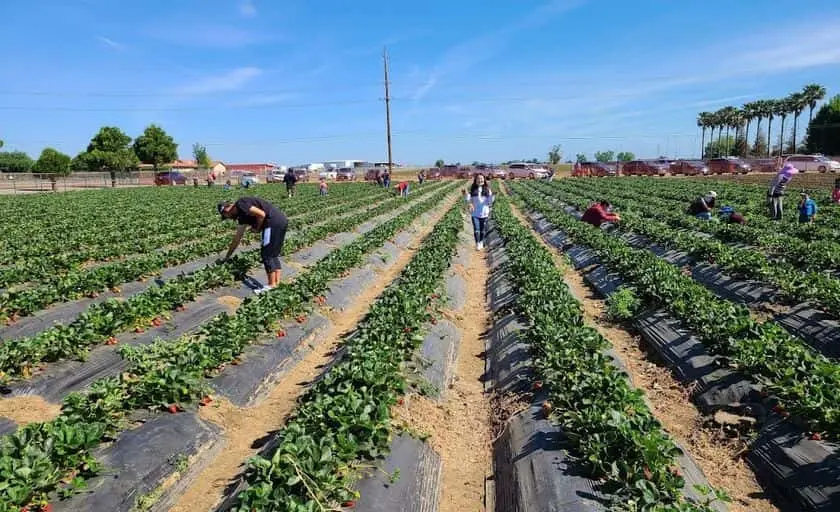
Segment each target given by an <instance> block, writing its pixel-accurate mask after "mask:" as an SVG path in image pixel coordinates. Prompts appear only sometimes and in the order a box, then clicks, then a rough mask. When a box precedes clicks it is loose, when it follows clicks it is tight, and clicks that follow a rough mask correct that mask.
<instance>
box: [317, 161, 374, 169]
mask: <svg viewBox="0 0 840 512" xmlns="http://www.w3.org/2000/svg"><path fill="white" fill-rule="evenodd" d="M365 163H366V162H365V161H364V160H327V161H326V162H324V167H325V168H327V169H343V168H348V167H349V168H350V169H353V168H356V167H364V165H361V164H365Z"/></svg>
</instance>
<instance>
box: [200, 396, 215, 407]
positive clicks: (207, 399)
mask: <svg viewBox="0 0 840 512" xmlns="http://www.w3.org/2000/svg"><path fill="white" fill-rule="evenodd" d="M212 401H213V398H211V397H210V395H206V396H204V398H202V399H201V400H199V402H198V403H199V405H210V402H212Z"/></svg>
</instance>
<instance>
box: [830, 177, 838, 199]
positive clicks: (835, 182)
mask: <svg viewBox="0 0 840 512" xmlns="http://www.w3.org/2000/svg"><path fill="white" fill-rule="evenodd" d="M831 202H832V203H835V204H840V178H837V179H836V180H834V190H832V191H831Z"/></svg>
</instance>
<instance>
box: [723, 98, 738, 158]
mask: <svg viewBox="0 0 840 512" xmlns="http://www.w3.org/2000/svg"><path fill="white" fill-rule="evenodd" d="M719 112H720V115H721V118H720V122H721V125H723V126H725V127H726V139H725V142H726V151H725V152H726V154H727V155H728V154H729V129H730V128H732V127H733V126H735V125H736V121H737V120H738V109H737V108H735V107H723V108H722V109H720V110H719ZM718 149H719V150H721V151H723V149H721V148H720V144H718Z"/></svg>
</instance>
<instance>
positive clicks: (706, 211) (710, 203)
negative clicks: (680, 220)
mask: <svg viewBox="0 0 840 512" xmlns="http://www.w3.org/2000/svg"><path fill="white" fill-rule="evenodd" d="M716 200H717V192H715V191H714V190H712V191H711V192H709V193H708V194H706V195H705V196H700V197H698V198H697V199H695V200H694V201H692V203H691V206H689V207H688V213H690V214H692V215H694V216H695V217H697V218H698V219H703V220H712V209H713V208H714V207H715V201H716Z"/></svg>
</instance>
